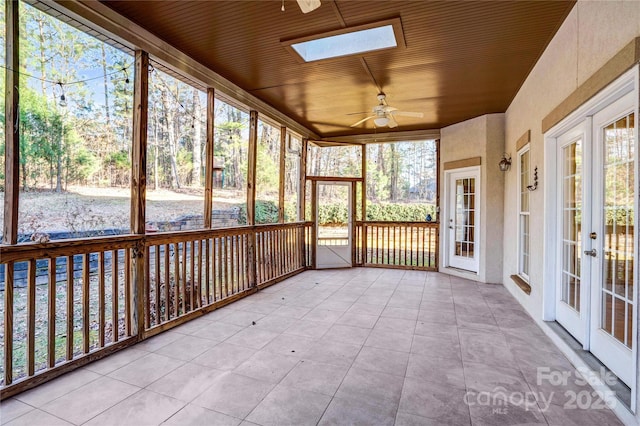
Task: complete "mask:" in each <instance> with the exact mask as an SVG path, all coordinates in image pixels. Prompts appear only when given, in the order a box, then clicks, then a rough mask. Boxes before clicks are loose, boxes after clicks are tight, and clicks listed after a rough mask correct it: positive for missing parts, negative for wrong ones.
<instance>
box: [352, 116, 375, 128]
mask: <svg viewBox="0 0 640 426" xmlns="http://www.w3.org/2000/svg"><path fill="white" fill-rule="evenodd" d="M376 117H377V116H376V115H370V116H369V117H366V118H363V119H362V120H360V121H358V122H357V123H353V124H352V125H351V126H350V127H356V126H358V125H360V124H362V123H364V122H365V121H367V120H371V119H372V118H376Z"/></svg>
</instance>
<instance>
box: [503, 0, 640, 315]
mask: <svg viewBox="0 0 640 426" xmlns="http://www.w3.org/2000/svg"><path fill="white" fill-rule="evenodd" d="M638 36H640V2H637V1H626V2H625V1H604V2H599V1H579V2H578V3H577V4H576V6H575V7H574V8H573V10H572V11H571V13H570V14H569V16H568V17H567V19H566V20H565V22H564V23H563V24H562V26H561V27H560V28H559V30H558V32H557V33H556V35H555V36H554V38H553V39H552V41H551V43H550V44H549V46H548V47H547V49H546V50H545V52H544V53H543V55H542V56H541V57H540V59H539V60H538V62H537V64H536V65H535V67H534V68H533V69H532V71H531V73H530V74H529V76H528V77H527V79H526V80H525V82H524V84H523V85H522V87H521V88H520V90H519V92H518V94H517V95H516V96H515V98H514V100H513V101H512V103H511V105H510V106H509V108H508V109H507V112H506V114H505V146H506V148H505V150H506V151H507V152H508V153H510V154H511V155H512V156H513V158H514V160H515V159H516V148H515V144H516V141H517V140H518V138H519V137H520V136H522V134H524V133H525V132H526V131H527V130H531V145H530V148H531V150H530V154H531V168H532V169H533V168H534V167H536V166H537V167H538V175H539V179H540V185H541V186H542V184H543V182H544V179H545V170H544V164H543V161H544V137H543V133H542V119H543V118H544V117H545V116H546V115H547V114H549V113H550V112H551V110H552V109H553V108H554V107H556V106H557V105H558V104H559V103H560V102H561V101H563V100H564V99H565V98H566V97H567V96H568V95H569V94H571V93H572V92H573V91H574V90H575V89H576V88H577V87H578V86H579V85H580V84H582V83H584V82H585V80H587V79H588V78H589V77H590V76H591V75H592V74H593V73H594V72H595V71H597V70H598V69H599V68H600V67H602V66H603V65H604V64H605V63H606V62H607V61H608V60H609V59H611V57H613V56H614V55H615V54H616V53H617V52H618V51H620V49H622V48H623V47H624V46H625V45H626V44H628V43H629V42H630V41H632V40H633V39H634V38H635V37H638ZM514 164H515V161H514ZM505 178H506V180H505V200H506V202H505V203H504V246H503V251H504V258H503V259H504V265H505V266H504V270H503V276H502V281H503V282H504V284H505V286H506V287H507V288H508V289H509V290H510V291H511V293H512V294H513V295H514V296H515V297H516V298H517V299H518V300H519V301H520V303H521V304H522V305H523V306H524V307H525V308H526V309H527V310H528V311H529V313H530V314H531V315H533V316H534V317H536V318H538V319H539V318H541V317H542V311H543V299H542V284H543V281H542V280H543V269H542V268H543V256H544V241H543V228H544V220H545V218H544V196H543V191H542V190H541V189H538V190H537V191H534V192H532V193H531V198H530V205H531V210H530V212H531V213H530V214H531V218H530V221H531V257H530V262H531V263H530V271H531V272H530V274H529V275H530V285H531V295H529V296H527V295H526V294H524V293H523V292H522V291H521V290H520V289H519V288H518V287H516V286H515V284H514V283H513V282H512V280H511V279H510V278H509V276H510V275H511V274H515V273H516V272H517V245H516V238H515V236H516V233H517V197H518V188H517V173H515V168H512V169H511V171H510V172H508V173H506V176H505Z"/></svg>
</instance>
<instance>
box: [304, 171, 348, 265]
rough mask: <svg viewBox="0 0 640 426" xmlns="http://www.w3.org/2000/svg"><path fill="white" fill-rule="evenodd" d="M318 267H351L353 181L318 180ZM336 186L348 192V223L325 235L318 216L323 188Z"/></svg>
mask: <svg viewBox="0 0 640 426" xmlns="http://www.w3.org/2000/svg"><path fill="white" fill-rule="evenodd" d="M313 184H314V185H316V190H315V193H316V200H315V208H316V212H315V217H316V241H315V244H316V269H330V268H351V267H352V266H353V264H352V257H351V255H352V246H353V214H352V213H353V182H344V181H337V182H336V181H316V182H314V183H313ZM330 186H336V187H337V188H338V189H345V190H346V194H347V207H348V208H347V218H348V219H347V225H346V229H345V227H339V228H336V232H335V233H330V234H331V235H325V234H324V233H323V232H324V231H325V230H324V229H321V227H320V224H319V220H317V218H318V208H319V206H320V204H321V196H322V192H323V191H322V188H323V187H330Z"/></svg>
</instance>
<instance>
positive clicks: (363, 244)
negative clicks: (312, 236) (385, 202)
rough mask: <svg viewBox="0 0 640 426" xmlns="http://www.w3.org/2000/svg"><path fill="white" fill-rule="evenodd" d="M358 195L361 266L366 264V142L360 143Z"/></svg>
mask: <svg viewBox="0 0 640 426" xmlns="http://www.w3.org/2000/svg"><path fill="white" fill-rule="evenodd" d="M360 196H361V197H362V199H361V200H360V202H361V203H362V206H361V209H360V214H361V217H360V219H361V220H362V232H361V234H360V238H361V243H360V249H361V250H362V256H361V257H360V260H361V261H362V266H364V265H366V264H367V144H362V188H361V193H360Z"/></svg>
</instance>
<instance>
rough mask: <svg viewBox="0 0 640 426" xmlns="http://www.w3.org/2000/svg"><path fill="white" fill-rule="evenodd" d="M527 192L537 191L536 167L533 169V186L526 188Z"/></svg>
mask: <svg viewBox="0 0 640 426" xmlns="http://www.w3.org/2000/svg"><path fill="white" fill-rule="evenodd" d="M527 189H528V190H529V191H535V190H536V189H538V166H536V167H535V169H533V185H529V186H527Z"/></svg>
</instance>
